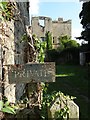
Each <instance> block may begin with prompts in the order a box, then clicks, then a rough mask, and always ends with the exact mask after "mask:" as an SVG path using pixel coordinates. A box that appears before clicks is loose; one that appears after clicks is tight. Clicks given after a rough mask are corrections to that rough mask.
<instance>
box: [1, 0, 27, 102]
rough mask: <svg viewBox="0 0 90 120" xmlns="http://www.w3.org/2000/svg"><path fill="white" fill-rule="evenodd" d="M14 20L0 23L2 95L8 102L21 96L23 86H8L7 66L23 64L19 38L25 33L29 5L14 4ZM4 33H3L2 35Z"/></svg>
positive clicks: (23, 54)
mask: <svg viewBox="0 0 90 120" xmlns="http://www.w3.org/2000/svg"><path fill="white" fill-rule="evenodd" d="M15 6H16V10H15V20H11V21H5V22H0V26H2V28H1V29H0V33H1V36H0V37H1V38H2V42H1V41H0V44H1V46H2V48H3V68H4V71H5V72H4V79H3V80H4V95H5V96H6V97H7V98H8V100H9V101H10V102H15V101H16V99H20V97H21V96H22V94H23V90H24V87H25V85H24V84H9V80H8V69H7V65H11V64H23V63H25V61H24V56H25V53H24V48H25V44H24V42H22V43H21V38H22V36H23V35H24V33H25V32H26V26H28V25H29V3H28V2H17V3H15ZM3 31H4V33H3Z"/></svg>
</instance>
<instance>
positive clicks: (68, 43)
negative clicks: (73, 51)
mask: <svg viewBox="0 0 90 120" xmlns="http://www.w3.org/2000/svg"><path fill="white" fill-rule="evenodd" d="M59 40H60V47H62V46H61V45H63V46H64V47H63V48H64V49H65V48H72V47H79V46H80V45H79V44H78V43H77V42H76V41H75V40H71V39H70V38H69V37H68V36H67V35H66V36H60V37H59Z"/></svg>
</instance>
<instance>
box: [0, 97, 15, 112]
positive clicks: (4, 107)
mask: <svg viewBox="0 0 90 120" xmlns="http://www.w3.org/2000/svg"><path fill="white" fill-rule="evenodd" d="M15 109H16V106H15V105H10V103H9V102H8V100H7V99H6V97H4V98H3V100H1V101H0V111H1V112H3V113H9V114H16V111H15Z"/></svg>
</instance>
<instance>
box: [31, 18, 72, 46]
mask: <svg viewBox="0 0 90 120" xmlns="http://www.w3.org/2000/svg"><path fill="white" fill-rule="evenodd" d="M40 20H42V21H43V23H44V24H43V25H42V23H40ZM31 26H32V33H33V34H36V35H37V36H38V37H39V38H44V37H45V33H46V31H50V32H51V33H52V37H53V41H52V43H53V47H54V48H57V47H58V43H59V40H58V38H59V37H60V36H62V35H68V36H69V37H70V38H71V20H67V21H64V20H63V18H58V20H56V21H52V19H51V18H49V17H44V16H39V17H32V22H31Z"/></svg>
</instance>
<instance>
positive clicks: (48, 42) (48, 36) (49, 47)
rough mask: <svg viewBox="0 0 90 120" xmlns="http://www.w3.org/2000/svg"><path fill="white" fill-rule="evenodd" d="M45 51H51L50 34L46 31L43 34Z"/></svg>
mask: <svg viewBox="0 0 90 120" xmlns="http://www.w3.org/2000/svg"><path fill="white" fill-rule="evenodd" d="M45 40H46V46H47V50H50V49H52V34H51V33H50V32H49V31H48V32H46V34H45Z"/></svg>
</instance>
